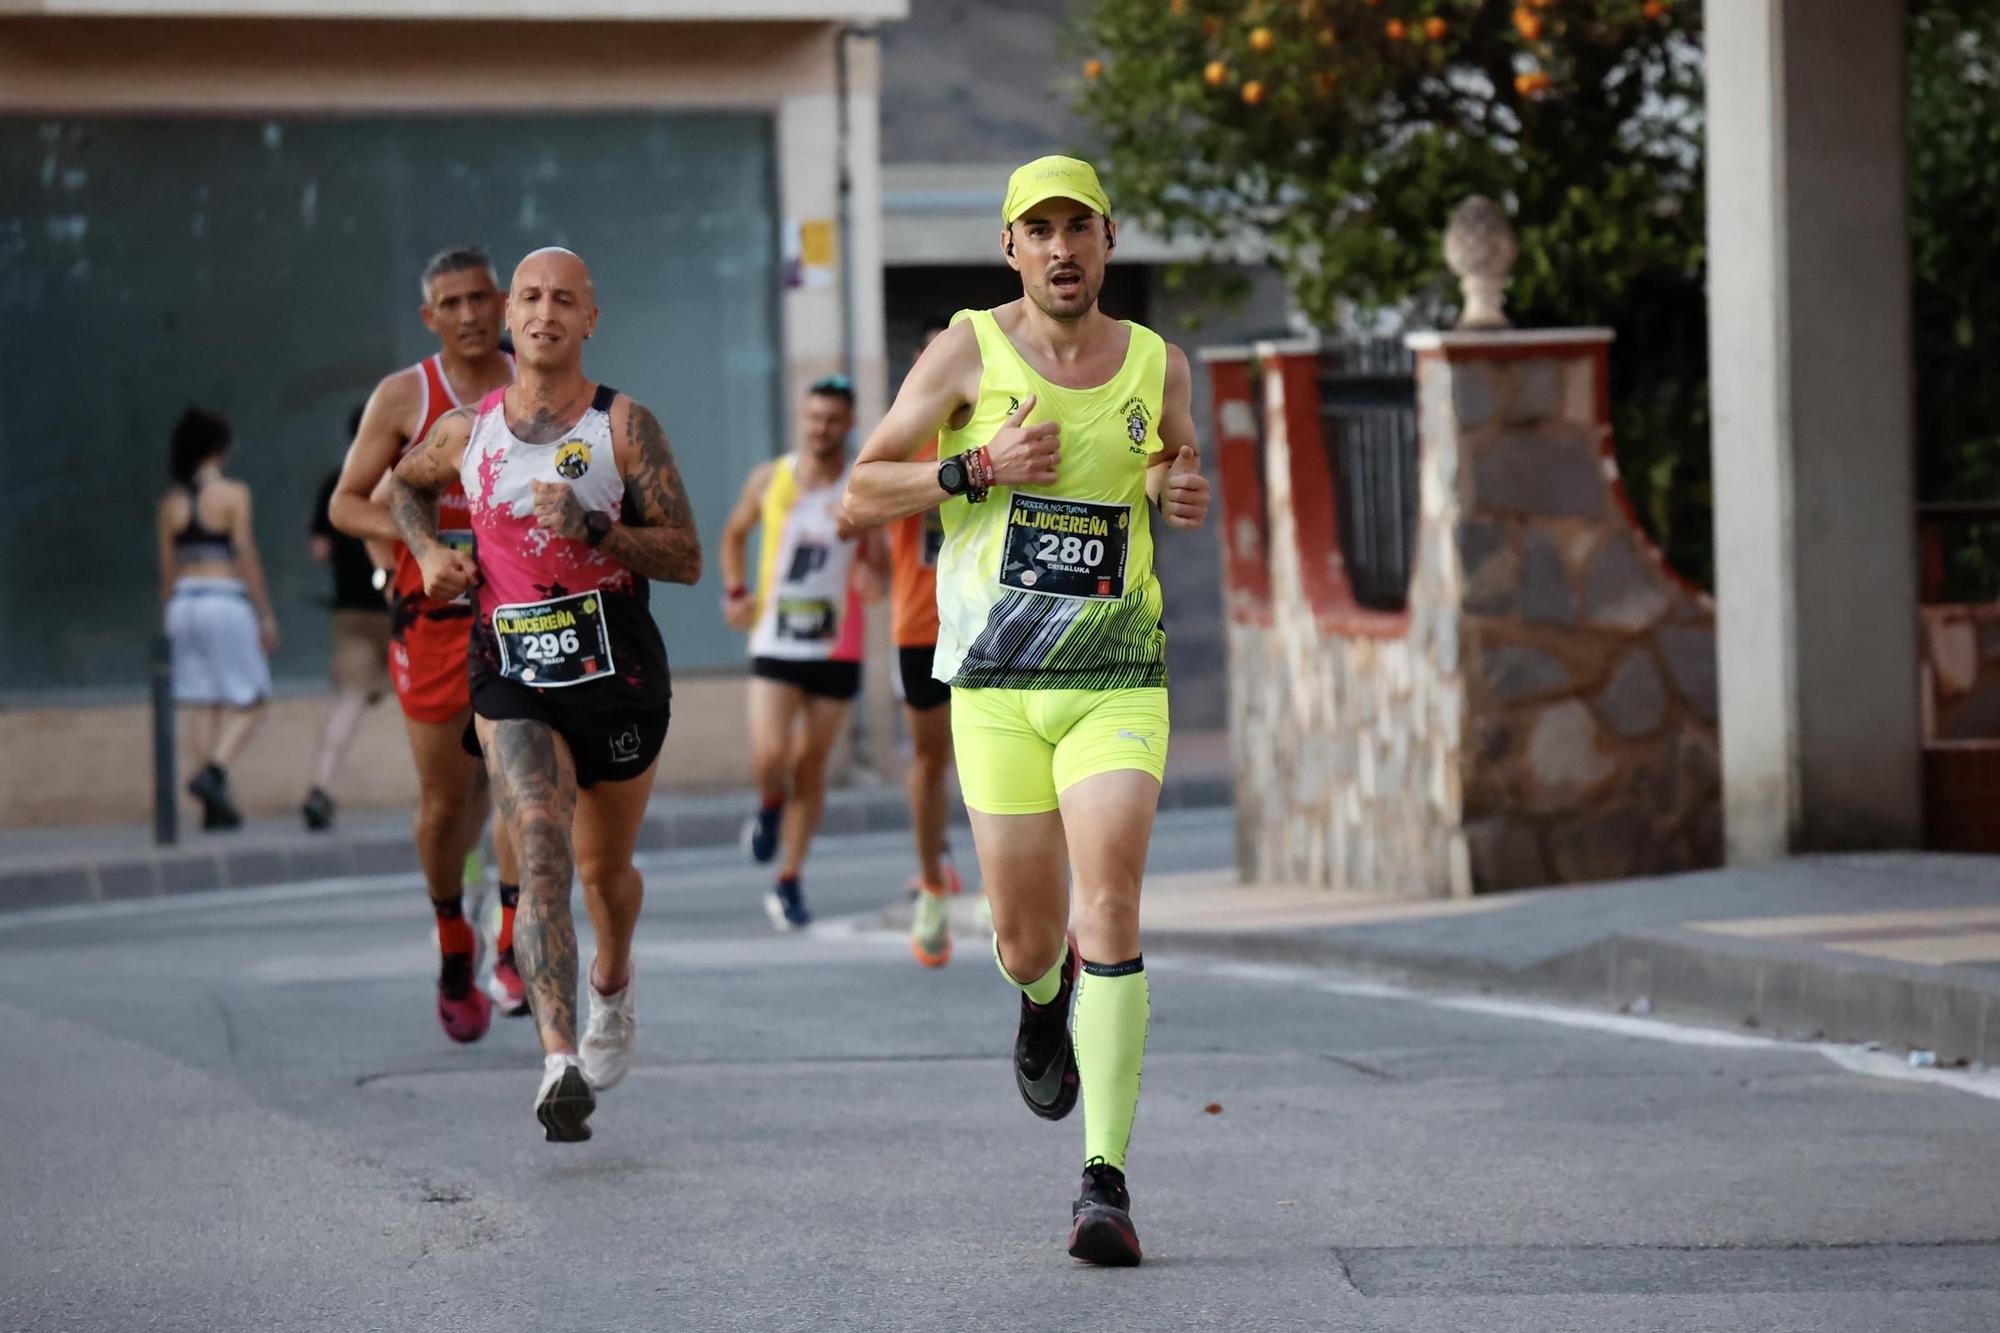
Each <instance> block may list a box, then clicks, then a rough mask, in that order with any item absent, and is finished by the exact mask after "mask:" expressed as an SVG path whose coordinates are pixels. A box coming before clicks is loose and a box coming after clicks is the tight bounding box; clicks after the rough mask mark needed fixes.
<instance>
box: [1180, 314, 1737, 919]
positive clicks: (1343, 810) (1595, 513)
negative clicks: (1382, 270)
mask: <svg viewBox="0 0 2000 1333" xmlns="http://www.w3.org/2000/svg"><path fill="white" fill-rule="evenodd" d="M1606 343H1607V336H1606V335H1602V334H1594V333H1590V332H1587V331H1585V332H1570V333H1543V334H1490V335H1428V336H1426V337H1424V338H1421V339H1417V340H1413V345H1414V346H1416V347H1417V349H1418V352H1419V360H1418V380H1419V408H1418V418H1419V422H1420V429H1421V444H1420V449H1419V477H1420V486H1419V501H1418V514H1419V523H1418V532H1417V538H1416V550H1415V560H1414V565H1413V571H1412V577H1411V583H1410V592H1409V598H1408V604H1407V610H1406V611H1405V612H1404V613H1402V614H1400V615H1385V614H1382V613H1379V612H1370V611H1366V610H1364V609H1362V608H1360V607H1358V606H1356V605H1355V604H1354V601H1353V598H1352V595H1351V592H1350V590H1349V588H1348V585H1347V580H1346V576H1345V573H1344V571H1343V570H1342V568H1341V557H1340V553H1339V552H1340V547H1339V543H1338V533H1337V531H1336V530H1335V518H1334V515H1335V513H1336V510H1335V507H1334V505H1333V503H1332V494H1333V488H1334V486H1335V485H1336V484H1337V483H1336V479H1335V478H1334V477H1333V476H1332V474H1331V472H1330V469H1329V465H1328V462H1327V457H1328V451H1327V450H1326V448H1325V447H1324V444H1323V442H1322V440H1321V438H1320V429H1321V427H1320V405H1319V398H1318V380H1317V373H1318V362H1319V355H1318V349H1317V347H1316V346H1312V345H1286V344H1259V345H1258V347H1257V348H1256V349H1255V350H1254V352H1243V353H1236V354H1234V356H1233V357H1232V355H1231V354H1227V353H1223V354H1217V355H1215V356H1212V357H1211V358H1210V374H1211V380H1212V384H1213V388H1214V392H1215V397H1216V403H1217V409H1216V437H1217V443H1218V453H1219V455H1220V457H1219V462H1218V468H1217V473H1218V476H1219V477H1220V482H1221V487H1222V491H1223V496H1222V499H1223V524H1224V531H1225V532H1226V534H1227V541H1228V546H1227V549H1226V550H1225V553H1224V555H1225V558H1224V571H1225V579H1226V584H1227V587H1228V594H1229V597H1228V600H1229V610H1230V620H1231V637H1230V671H1231V682H1230V684H1231V725H1232V744H1233V746H1234V755H1235V761H1236V776H1237V819H1238V841H1239V865H1240V867H1241V869H1242V872H1243V874H1244V876H1245V877H1246V878H1249V879H1254V880H1261V881H1286V882H1299V883H1312V884H1324V885H1326V886H1328V887H1330V888H1335V889H1343V890H1352V891H1365V892H1377V893H1380V892H1390V893H1400V894H1407V895H1412V896H1444V895H1449V894H1463V893H1468V892H1475V891H1484V890H1493V889H1507V888H1517V887H1523V886H1526V885H1534V884H1550V883H1559V882H1567V881H1577V880H1591V879H1605V878H1613V877H1617V876H1622V875H1636V874H1651V873H1659V872H1662V871H1671V870H1678V869H1687V868H1692V867H1694V866H1698V865H1708V864H1714V863H1715V861H1716V860H1717V858H1718V856H1719V852H1720V838H1721V829H1720V813H1719V810H1720V807H1719V779H1718V763H1717V756H1716V737H1715V635H1714V609H1713V605H1712V603H1711V602H1710V600H1709V599H1708V598H1707V597H1706V596H1705V595H1704V594H1702V593H1700V592H1699V591H1698V590H1695V589H1693V588H1691V587H1689V586H1687V585H1685V584H1683V583H1682V582H1681V581H1680V580H1679V579H1678V578H1677V577H1676V576H1675V575H1674V574H1673V573H1672V571H1671V570H1669V569H1667V567H1666V566H1665V565H1664V563H1663V562H1662V561H1661V560H1660V558H1659V556H1658V554H1657V552H1656V551H1655V549H1654V548H1653V546H1652V544H1651V543H1650V542H1649V541H1648V540H1647V539H1646V537H1645V535H1644V533H1643V532H1642V531H1641V529H1640V528H1639V526H1638V524H1637V522H1636V521H1635V519H1634V518H1633V515H1632V512H1631V509H1630V506H1629V505H1628V504H1627V502H1626V500H1625V497H1624V492H1623V488H1622V486H1621V485H1620V484H1619V482H1618V478H1617V472H1616V468H1615V466H1614V464H1613V463H1612V461H1611V454H1610V450H1609V448H1608V431H1607V428H1606V426H1605V421H1606V419H1607V416H1608V412H1607V404H1606V402H1605V387H1604V385H1605V379H1604V375H1605V368H1606ZM1258 372H1261V383H1259V382H1258ZM1253 393H1255V394H1258V395H1260V397H1261V401H1262V405H1263V409H1264V411H1263V424H1262V429H1261V432H1260V431H1259V430H1258V429H1257V426H1256V420H1255V415H1256V414H1255V413H1254V412H1252V411H1251V410H1249V409H1250V407H1251V400H1250V398H1251V395H1252V394H1253ZM1260 573H1261V576H1262V577H1261V578H1260V577H1259V575H1260Z"/></svg>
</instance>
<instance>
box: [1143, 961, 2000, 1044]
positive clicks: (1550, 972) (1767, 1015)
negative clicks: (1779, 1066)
mask: <svg viewBox="0 0 2000 1333" xmlns="http://www.w3.org/2000/svg"><path fill="white" fill-rule="evenodd" d="M1146 947H1147V949H1148V950H1149V951H1154V950H1157V951H1159V952H1162V953H1165V952H1169V951H1171V952H1176V953H1184V954H1192V955H1200V956H1204V957H1211V958H1228V959H1234V960H1238V961H1243V962H1257V963H1272V964H1284V965H1291V966H1304V967H1337V968H1340V969H1342V970H1344V971H1350V972H1359V973H1363V974H1366V975H1369V976H1374V977H1379V978H1381V979H1383V980H1389V981H1400V982H1406V983H1409V984H1412V985H1417V986H1425V987H1433V988H1441V989H1459V990H1478V991H1481V992H1486V993H1494V994H1506V995H1515V996H1522V997H1526V998H1532V999H1541V1000H1556V1001H1562V1002H1565V1003H1571V1004H1580V1005H1587V1006H1590V1007H1595V1008H1606V1009H1611V1010H1616V1011H1623V1012H1635V1011H1638V1012H1651V1013H1653V1014H1655V1015H1658V1016H1661V1017H1669V1018H1688V1019H1694V1020H1698V1021H1701V1022H1705V1023H1719V1024H1724V1025H1730V1026H1738V1027H1747V1028H1751V1029H1754V1030H1757V1031H1760V1032H1763V1033H1765V1034H1767V1035H1771V1036H1774V1037H1790V1038H1799V1039H1808V1038H1810V1039H1817V1040H1824V1041H1833V1042H1869V1041H1877V1042H1881V1043H1882V1044H1883V1045H1885V1046H1889V1047H1895V1048H1904V1049H1910V1050H1928V1051H1934V1052H1936V1054H1937V1058H1938V1059H1939V1060H1940V1061H1943V1062H1950V1061H1954V1060H1965V1061H1969V1062H1971V1063H1974V1064H1984V1065H1993V1066H2000V989H1996V988H1995V987H1994V983H1993V982H1992V980H1990V979H1988V978H1985V977H1970V976H1965V975H1963V974H1962V973H1959V972H1956V971H1954V969H1951V968H1937V967H1920V966H1916V965H1909V964H1899V963H1890V962H1884V961H1882V960H1877V959H1866V958H1853V959H1848V958H1842V957H1838V956H1830V955H1828V954H1826V953H1825V952H1824V951H1822V950H1818V949H1813V948H1809V947H1806V946H1796V945H1786V944H1782V943H1777V942H1771V941H1758V942H1755V943H1749V942H1745V941H1740V940H1735V939H1729V938H1726V937H1723V936H1716V935H1708V934H1706V933H1704V932H1699V931H1692V930H1684V929H1678V928H1674V929H1666V930H1659V931H1648V932H1637V933H1632V934H1621V935H1612V936H1608V937H1606V938H1604V939H1602V940H1598V941H1596V942H1594V943H1592V944H1590V945H1587V946H1585V947H1584V948H1581V949H1577V950H1574V951H1572V952H1570V953H1566V954H1561V955H1558V956H1556V957H1553V958H1550V959H1547V960H1545V961H1543V962H1541V963H1538V964H1536V965H1535V966H1533V967H1528V968H1511V967H1506V966H1504V965H1501V964H1498V963H1494V962H1491V961H1488V960H1483V959H1478V958H1473V957H1467V956H1460V955H1450V954H1439V953H1413V952H1405V951H1399V950H1392V949H1384V948H1382V947H1381V946H1379V945H1377V944H1375V943H1373V942H1370V941H1367V940H1363V939H1359V938H1354V937H1343V936H1342V935H1341V934H1340V933H1339V932H1336V931H1301V932H1295V933H1291V934H1276V933H1266V932H1241V933H1235V934H1232V933H1227V932H1211V931H1192V930H1153V931H1148V932H1147V933H1146Z"/></svg>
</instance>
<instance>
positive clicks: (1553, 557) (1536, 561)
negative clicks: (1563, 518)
mask: <svg viewBox="0 0 2000 1333" xmlns="http://www.w3.org/2000/svg"><path fill="white" fill-rule="evenodd" d="M1521 616H1522V618H1523V619H1525V620H1533V621H1539V622H1541V623H1543V624H1549V625H1574V624H1575V623H1576V593H1575V592H1574V591H1573V590H1572V589H1571V588H1570V586H1569V570H1568V569H1567V568H1565V567H1564V565H1563V558H1562V551H1561V549H1560V548H1559V547H1558V546H1557V545H1556V540H1555V538H1554V537H1552V536H1550V535H1549V534H1548V533H1546V532H1543V531H1541V530H1540V529H1538V528H1531V529H1529V530H1528V535H1527V538H1526V539H1525V541H1524V542H1523V544H1522V551H1521Z"/></svg>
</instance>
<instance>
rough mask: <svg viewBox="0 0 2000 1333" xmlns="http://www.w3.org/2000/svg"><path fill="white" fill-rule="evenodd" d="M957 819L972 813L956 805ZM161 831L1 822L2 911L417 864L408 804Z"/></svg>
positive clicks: (1181, 769) (1224, 794)
mask: <svg viewBox="0 0 2000 1333" xmlns="http://www.w3.org/2000/svg"><path fill="white" fill-rule="evenodd" d="M1233 799H1234V796H1233V792H1232V789H1231V785H1230V774H1229V738H1228V734H1227V733H1226V732H1220V731H1216V732H1206V731H1195V732H1189V733H1186V734H1184V735H1176V736H1175V737H1174V739H1173V745H1172V748H1171V749H1170V751H1169V753H1168V763H1167V780H1166V786H1165V789H1164V791H1163V792H1162V794H1161V806H1162V808H1164V809H1193V808H1202V807H1213V806H1226V805H1229V804H1231V802H1232V801H1233ZM753 803H754V798H753V797H752V795H751V793H750V792H748V791H747V790H746V791H734V792H716V793H714V794H709V795H696V796H690V795H686V794H675V795H660V796H656V797H655V798H654V799H653V802H652V805H651V806H650V807H649V809H648V810H647V813H646V823H645V826H644V828H643V829H642V830H641V831H640V834H639V850H640V851H641V852H663V851H671V850H675V849H679V848H688V847H718V846H728V845H730V844H732V843H734V842H735V841H736V840H737V837H738V835H739V833H740V832H741V830H742V826H743V818H744V816H745V815H746V814H748V813H749V812H750V809H751V807H752V805H753ZM952 808H953V812H954V813H953V818H954V819H955V820H957V821H959V822H963V820H964V812H963V810H962V809H960V808H959V807H958V805H957V803H956V801H955V800H954V802H953V806H952ZM908 827H909V809H908V806H907V804H906V803H905V797H904V795H903V788H902V786H901V784H900V783H898V784H895V785H888V784H883V783H881V782H879V781H872V782H867V783H860V782H857V783H855V784H853V785H850V786H848V787H844V788H840V789H838V790H835V791H832V792H829V793H828V795H827V802H826V815H825V818H824V820H823V821H822V823H821V824H820V831H821V832H822V833H866V832H893V831H895V830H899V829H905V828H908ZM152 836H153V831H152V829H151V828H150V827H142V826H135V825H109V826H105V825H98V826H89V827H78V828H50V829H0V912H8V911H21V910H25V909H29V908H37V907H58V906H69V905H72V904H80V903H93V902H115V901H120V900H124V899H132V898H150V897H158V896H161V895H165V894H178V893H199V892H204V891H207V890H210V889H228V888H245V887H250V886H255V885H264V884H284V883H295V882H302V881H306V880H318V879H337V878H341V877H344V876H350V875H393V874H406V873H411V872H414V871H415V870H416V869H417V860H416V852H415V850H414V848H413V847H412V846H411V843H410V817H409V814H408V812H406V811H400V810H396V811H385V810H367V811H352V812H350V811H345V810H343V811H342V812H341V815H340V820H339V823H338V825H337V826H336V827H335V828H334V830H333V831H331V832H328V833H308V832H306V831H305V829H304V827H303V826H302V825H301V823H300V821H299V820H298V819H296V818H290V819H253V820H250V821H247V822H246V823H245V824H244V826H243V828H241V829H240V830H237V831H236V832H233V833H227V834H210V833H203V832H201V831H200V830H199V829H198V828H190V827H188V826H186V825H183V827H182V829H181V835H180V842H179V843H178V844H177V845H176V846H173V847H155V846H154V845H153V841H152Z"/></svg>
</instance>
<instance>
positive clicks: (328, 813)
mask: <svg viewBox="0 0 2000 1333" xmlns="http://www.w3.org/2000/svg"><path fill="white" fill-rule="evenodd" d="M299 815H300V817H301V818H303V819H304V820H305V821H306V831H307V832H309V833H324V832H326V831H327V830H328V829H330V828H332V827H333V798H332V797H331V796H328V795H327V794H326V792H325V790H324V789H323V788H320V787H314V788H313V789H312V790H311V791H309V792H307V793H306V801H305V804H304V805H302V806H300V807H299Z"/></svg>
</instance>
